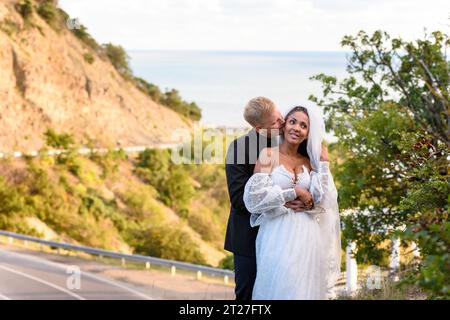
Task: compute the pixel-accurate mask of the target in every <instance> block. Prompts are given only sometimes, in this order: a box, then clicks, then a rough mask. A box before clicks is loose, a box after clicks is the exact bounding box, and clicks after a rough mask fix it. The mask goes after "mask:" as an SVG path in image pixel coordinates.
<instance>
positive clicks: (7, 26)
mask: <svg viewBox="0 0 450 320" xmlns="http://www.w3.org/2000/svg"><path fill="white" fill-rule="evenodd" d="M0 30H1V31H3V32H5V33H6V34H7V35H8V36H10V37H11V36H13V35H14V34H16V33H18V32H19V30H20V29H19V26H18V25H17V23H15V22H14V21H11V20H9V19H4V20H3V21H1V22H0Z"/></svg>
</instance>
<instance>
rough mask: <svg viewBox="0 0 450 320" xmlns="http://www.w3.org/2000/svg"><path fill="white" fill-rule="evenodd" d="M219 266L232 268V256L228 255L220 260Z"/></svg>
mask: <svg viewBox="0 0 450 320" xmlns="http://www.w3.org/2000/svg"><path fill="white" fill-rule="evenodd" d="M219 268H222V269H228V270H234V256H233V255H228V256H226V257H225V258H223V259H222V260H220V263H219Z"/></svg>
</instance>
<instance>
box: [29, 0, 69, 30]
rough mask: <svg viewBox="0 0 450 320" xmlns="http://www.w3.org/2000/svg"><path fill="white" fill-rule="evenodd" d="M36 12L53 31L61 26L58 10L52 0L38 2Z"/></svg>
mask: <svg viewBox="0 0 450 320" xmlns="http://www.w3.org/2000/svg"><path fill="white" fill-rule="evenodd" d="M36 12H37V13H38V14H39V15H40V16H41V17H42V18H43V19H44V20H45V21H46V22H47V23H48V25H49V26H50V27H52V28H53V29H54V30H55V31H60V30H61V29H62V26H63V21H62V19H61V15H60V11H59V10H58V8H57V7H56V6H55V4H54V3H53V1H51V0H47V1H43V2H42V3H40V4H39V6H38V8H37V10H36Z"/></svg>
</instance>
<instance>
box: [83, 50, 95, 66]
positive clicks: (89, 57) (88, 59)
mask: <svg viewBox="0 0 450 320" xmlns="http://www.w3.org/2000/svg"><path fill="white" fill-rule="evenodd" d="M83 58H84V61H86V62H87V63H89V64H93V63H94V61H95V58H94V56H93V55H92V54H90V53H89V52H87V53H85V54H83Z"/></svg>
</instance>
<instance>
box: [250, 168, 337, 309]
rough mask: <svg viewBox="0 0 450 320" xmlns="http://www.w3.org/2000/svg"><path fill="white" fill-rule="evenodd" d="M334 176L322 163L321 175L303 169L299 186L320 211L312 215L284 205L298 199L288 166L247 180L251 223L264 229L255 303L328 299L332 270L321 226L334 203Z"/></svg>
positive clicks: (258, 246)
mask: <svg viewBox="0 0 450 320" xmlns="http://www.w3.org/2000/svg"><path fill="white" fill-rule="evenodd" d="M330 178H331V174H330V171H329V168H328V162H320V165H319V170H318V172H316V171H311V172H309V171H308V169H307V168H306V167H305V166H303V172H302V173H301V174H300V175H298V177H297V181H296V184H297V185H299V186H301V187H303V188H305V189H307V190H309V192H310V193H311V194H312V196H313V200H314V203H315V208H314V209H313V210H311V211H308V212H294V211H293V210H292V209H288V208H286V207H284V204H285V203H286V202H287V201H290V200H293V199H295V197H296V195H295V191H294V189H293V187H294V186H295V185H294V174H293V173H291V172H290V171H288V170H287V169H286V168H285V167H284V166H283V165H279V166H277V167H275V168H274V169H273V171H272V172H271V173H270V174H267V173H255V174H254V175H253V176H252V177H251V178H250V180H249V181H248V182H247V184H246V187H245V192H244V202H245V205H246V207H247V209H248V210H249V212H251V218H250V223H251V225H252V226H259V231H258V236H257V239H256V263H257V274H256V281H255V285H254V289H253V297H252V299H253V300H310V299H311V300H317V299H326V298H327V290H328V289H329V286H330V283H331V282H332V281H331V282H330V279H329V275H330V273H329V269H330V268H332V267H331V262H330V261H328V260H327V258H328V256H327V252H328V251H327V249H326V248H324V247H323V241H327V239H326V238H325V237H324V236H323V230H324V229H323V228H321V226H320V223H319V222H320V216H321V215H322V214H326V212H327V208H326V203H330V201H326V199H323V197H324V195H325V193H326V192H327V191H328V190H327V188H328V187H329V183H328V182H329V181H330V180H329V179H330ZM331 179H332V178H331ZM332 186H334V184H332ZM322 200H325V201H322ZM321 203H323V204H325V206H321ZM333 263H337V262H336V261H333ZM333 268H334V266H333ZM331 286H334V282H333V283H332V284H331Z"/></svg>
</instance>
